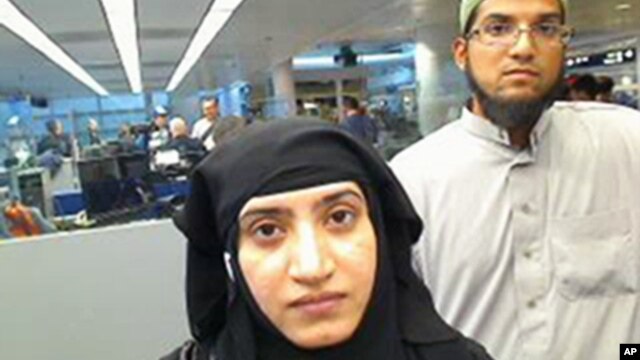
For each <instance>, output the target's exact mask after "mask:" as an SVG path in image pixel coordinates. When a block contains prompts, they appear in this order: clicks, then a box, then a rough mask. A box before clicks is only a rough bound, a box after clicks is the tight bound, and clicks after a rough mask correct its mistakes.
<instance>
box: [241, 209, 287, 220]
mask: <svg viewBox="0 0 640 360" xmlns="http://www.w3.org/2000/svg"><path fill="white" fill-rule="evenodd" d="M281 216H285V217H293V212H292V211H291V209H286V208H280V207H272V208H258V209H252V210H249V211H247V212H246V213H244V214H242V215H241V216H240V221H241V222H242V221H246V220H247V219H251V218H259V217H281Z"/></svg>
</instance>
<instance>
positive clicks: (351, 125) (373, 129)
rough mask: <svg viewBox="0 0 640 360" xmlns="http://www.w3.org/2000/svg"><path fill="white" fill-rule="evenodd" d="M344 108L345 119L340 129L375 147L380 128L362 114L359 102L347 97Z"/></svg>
mask: <svg viewBox="0 0 640 360" xmlns="http://www.w3.org/2000/svg"><path fill="white" fill-rule="evenodd" d="M343 106H344V109H345V118H344V120H342V122H341V123H340V127H341V128H343V129H345V130H346V131H348V132H349V133H351V134H352V135H353V136H355V137H357V138H360V139H362V140H364V141H366V142H367V143H369V144H371V145H374V144H375V143H376V142H377V140H378V128H377V126H376V124H375V122H374V121H373V119H372V118H370V117H369V116H367V115H365V114H363V113H362V109H361V108H360V104H359V103H358V100H356V99H355V98H352V97H345V98H344V100H343Z"/></svg>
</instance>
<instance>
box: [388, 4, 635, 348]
mask: <svg viewBox="0 0 640 360" xmlns="http://www.w3.org/2000/svg"><path fill="white" fill-rule="evenodd" d="M565 6H566V5H565V3H564V2H561V1H559V0H484V1H483V0H463V1H462V2H461V12H460V18H461V34H462V35H461V36H460V37H459V38H457V39H456V40H455V42H454V45H453V50H454V57H455V61H456V63H457V65H458V66H459V67H460V69H462V70H463V71H464V72H465V73H466V75H467V78H468V80H469V84H470V87H471V90H472V93H473V97H472V99H471V101H470V103H469V108H467V109H464V110H463V115H462V117H461V119H459V120H458V121H456V122H454V123H452V124H449V125H448V126H446V127H444V128H443V129H441V130H440V131H438V132H436V133H434V134H433V135H431V136H428V137H427V138H425V139H423V140H421V141H420V142H418V143H417V144H415V145H413V146H411V147H410V148H409V149H407V150H405V151H404V152H402V153H401V154H400V155H399V156H397V157H396V158H395V159H394V160H393V163H392V165H393V167H394V170H395V171H396V173H397V175H398V176H399V178H400V179H401V181H402V182H403V185H404V186H405V188H406V190H407V192H408V193H409V196H410V198H411V199H412V202H413V204H414V206H415V208H416V209H417V211H418V212H419V214H420V215H421V217H422V219H423V221H424V227H425V231H424V233H423V236H422V238H421V240H420V243H419V244H418V245H417V246H416V247H415V249H414V260H415V265H416V267H417V269H418V270H419V272H420V273H421V275H422V276H423V279H424V280H425V282H427V284H428V285H429V287H430V288H431V289H432V291H433V296H434V301H435V303H436V307H437V308H438V310H439V311H440V312H441V314H442V315H443V316H444V318H445V319H446V320H447V321H448V322H450V323H451V324H452V325H453V326H455V327H457V328H459V329H460V330H461V331H462V332H463V333H464V334H465V335H467V336H470V337H472V338H475V339H477V340H479V341H480V342H481V343H483V344H484V345H485V346H486V347H487V348H488V350H489V352H490V353H491V354H492V355H493V356H494V357H495V358H496V359H498V360H514V359H518V360H522V359H539V360H602V359H617V358H618V350H619V344H620V343H640V295H639V294H638V292H639V290H640V256H639V255H640V251H639V250H640V205H638V199H640V187H638V181H639V179H640V114H639V113H638V112H636V111H633V110H629V109H625V108H621V107H617V106H614V105H609V104H600V103H584V102H575V103H557V104H553V100H552V99H554V98H555V96H556V94H555V92H556V90H555V89H557V88H558V87H559V84H561V81H562V79H563V63H564V55H565V51H566V47H567V43H568V41H569V38H570V37H571V30H570V28H568V27H567V26H566V25H565V24H564V20H565V18H566V11H567V10H568V9H567V8H566V7H565Z"/></svg>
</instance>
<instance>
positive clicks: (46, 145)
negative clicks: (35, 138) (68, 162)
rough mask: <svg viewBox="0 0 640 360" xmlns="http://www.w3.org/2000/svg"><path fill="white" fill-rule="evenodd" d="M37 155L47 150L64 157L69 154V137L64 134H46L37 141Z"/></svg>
mask: <svg viewBox="0 0 640 360" xmlns="http://www.w3.org/2000/svg"><path fill="white" fill-rule="evenodd" d="M37 150H38V155H41V154H43V153H45V152H47V151H49V150H51V151H52V152H53V153H55V154H57V155H61V156H65V157H69V156H71V139H70V138H69V136H67V135H66V134H62V135H61V136H54V135H51V134H49V135H47V136H45V137H44V138H42V139H41V140H40V142H39V143H38V149H37Z"/></svg>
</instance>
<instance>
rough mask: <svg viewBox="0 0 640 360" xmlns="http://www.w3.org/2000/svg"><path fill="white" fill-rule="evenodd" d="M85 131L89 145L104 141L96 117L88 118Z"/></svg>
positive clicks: (99, 143) (100, 143)
mask: <svg viewBox="0 0 640 360" xmlns="http://www.w3.org/2000/svg"><path fill="white" fill-rule="evenodd" d="M87 133H88V134H89V145H102V144H103V143H104V141H103V140H102V137H101V136H100V125H99V124H98V121H97V120H96V119H93V118H90V119H89V124H88V125H87Z"/></svg>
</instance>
